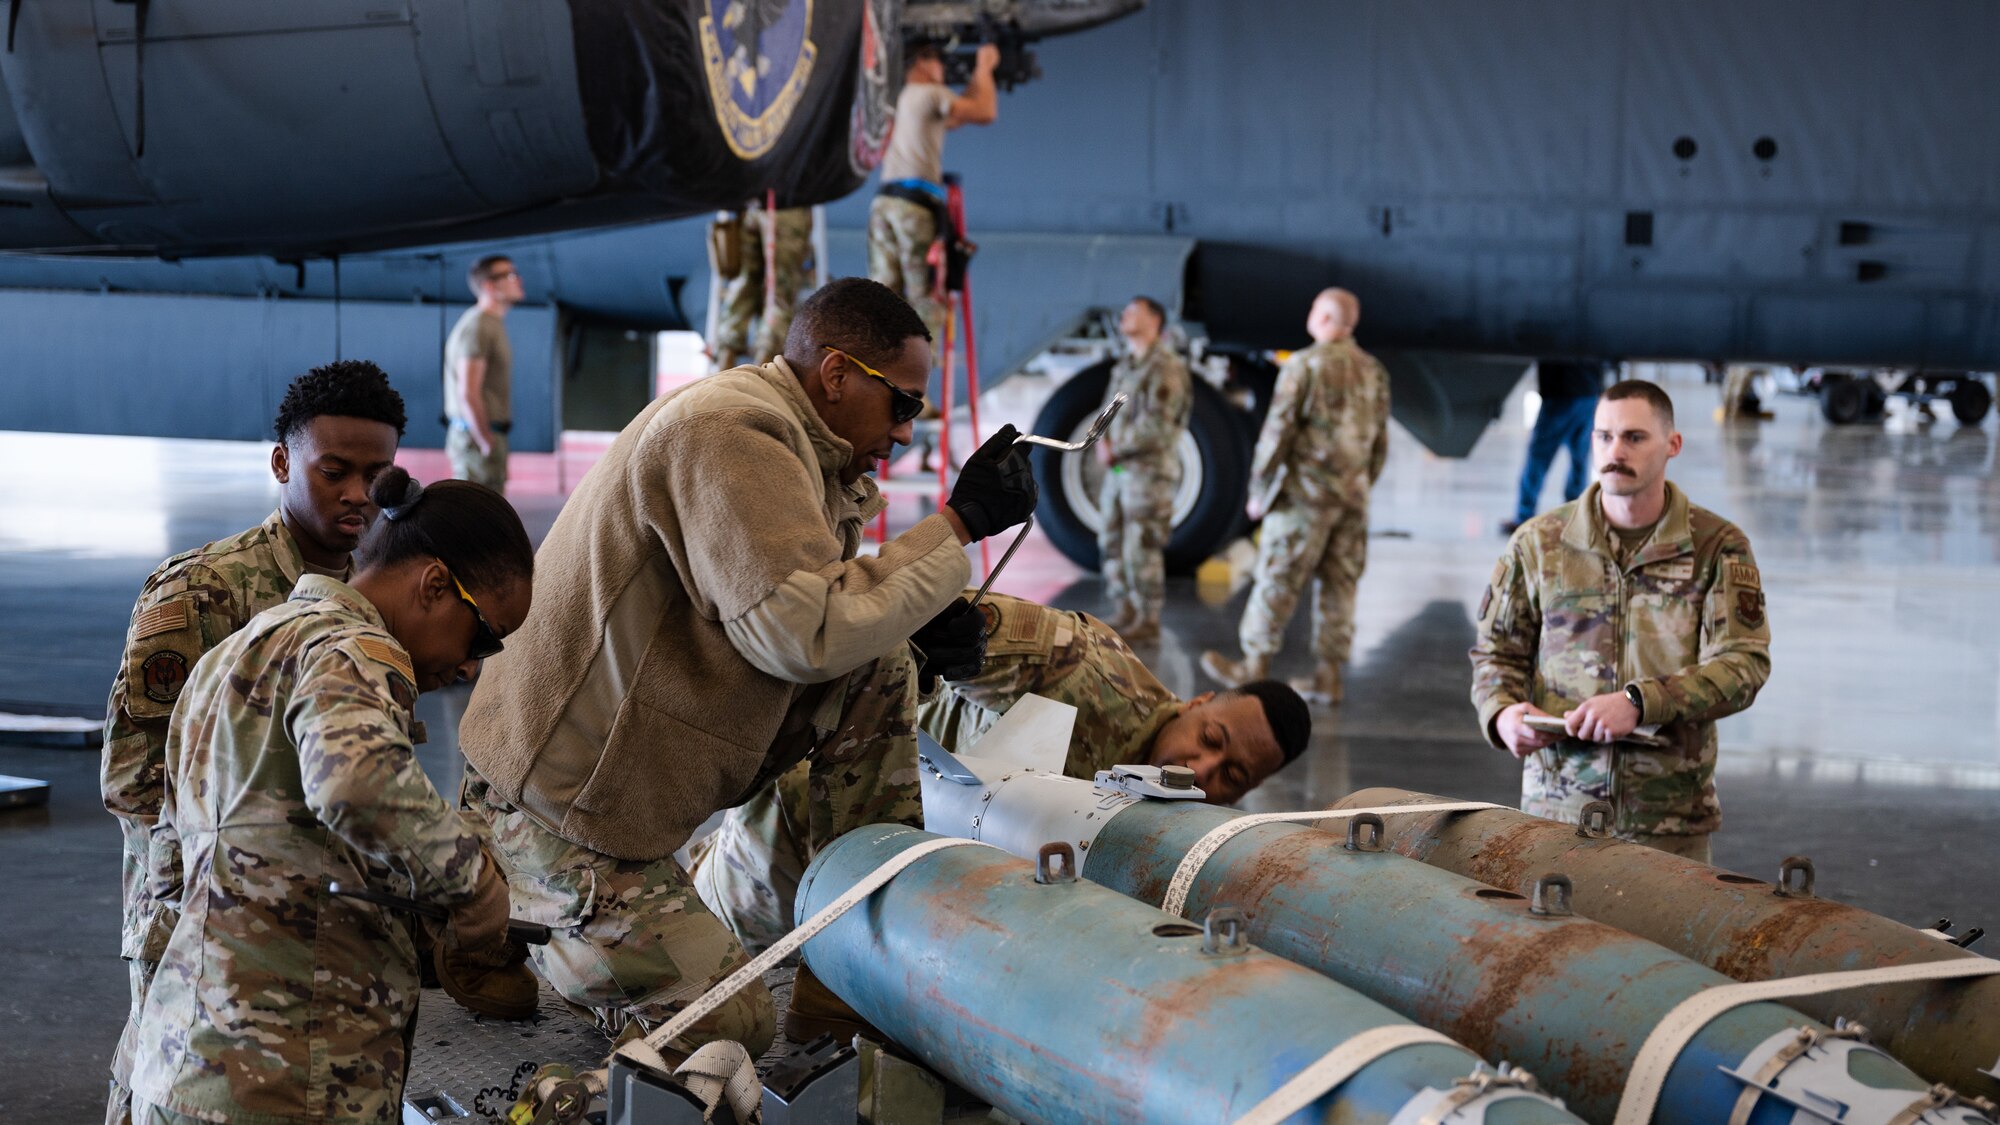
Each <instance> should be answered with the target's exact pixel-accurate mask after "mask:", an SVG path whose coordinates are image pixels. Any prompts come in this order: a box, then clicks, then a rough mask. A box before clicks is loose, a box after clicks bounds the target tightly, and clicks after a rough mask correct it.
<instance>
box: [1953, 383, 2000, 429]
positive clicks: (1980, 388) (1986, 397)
mask: <svg viewBox="0 0 2000 1125" xmlns="http://www.w3.org/2000/svg"><path fill="white" fill-rule="evenodd" d="M1992 408H1993V392H1992V391H1989V390H1987V389H1986V384H1985V383H1983V382H1981V381H1980V379H1979V377H1978V376H1976V375H1967V376H1966V377H1965V378H1963V379H1960V380H1959V381H1958V383H1957V384H1956V385H1955V386H1953V387H1952V388H1951V415H1952V417H1954V418H1956V419H1958V421H1959V424H1960V425H1965V426H1977V425H1978V424H1979V423H1981V422H1984V421H1985V420H1986V412H1987V411H1988V410H1991V409H1992Z"/></svg>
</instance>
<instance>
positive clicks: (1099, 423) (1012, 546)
mask: <svg viewBox="0 0 2000 1125" xmlns="http://www.w3.org/2000/svg"><path fill="white" fill-rule="evenodd" d="M1129 397H1131V396H1129V395H1119V396H1118V397H1117V398H1114V399H1112V400H1111V404H1110V405H1109V406H1106V407H1105V408H1104V413H1102V414H1099V415H1098V416H1097V420H1096V421H1095V422H1092V423H1091V424H1090V429H1088V430H1086V431H1084V434H1083V437H1082V438H1080V439H1078V440H1076V441H1061V440H1058V439H1056V438H1052V437H1043V436H1041V435H1040V434H1022V435H1021V436H1020V437H1017V438H1015V439H1014V444H1015V445H1022V444H1028V445H1045V446H1047V447H1049V448H1050V449H1053V450H1056V451H1057V452H1059V453H1077V452H1080V451H1082V450H1085V449H1089V448H1090V447H1091V446H1093V445H1096V444H1097V439H1098V438H1101V437H1103V436H1104V431H1105V430H1107V429H1110V428H1111V418H1112V416H1113V415H1115V414H1117V413H1118V410H1119V408H1120V407H1122V406H1124V405H1125V400H1126V399H1127V398H1129ZM1033 530H1035V517H1033V516H1029V517H1028V519H1027V522H1025V523H1023V524H1022V525H1021V530H1020V533H1019V534H1017V535H1015V536H1014V541H1013V542H1012V543H1009V544H1008V545H1007V553H1006V554H1004V555H1001V556H1000V562H999V563H998V564H997V565H995V566H994V568H993V569H992V570H990V571H988V572H987V573H986V581H985V583H984V584H982V585H981V586H980V587H979V592H978V593H976V594H974V595H972V607H973V608H974V609H977V608H979V603H980V602H982V601H984V600H985V599H986V591H988V590H991V589H992V588H993V580H994V579H995V578H998V577H1000V572H1001V571H1003V570H1005V569H1007V561H1008V560H1009V559H1011V558H1013V557H1014V552H1016V551H1018V550H1020V549H1021V544H1022V542H1023V541H1025V540H1026V539H1027V538H1028V533H1029V532H1030V531H1033Z"/></svg>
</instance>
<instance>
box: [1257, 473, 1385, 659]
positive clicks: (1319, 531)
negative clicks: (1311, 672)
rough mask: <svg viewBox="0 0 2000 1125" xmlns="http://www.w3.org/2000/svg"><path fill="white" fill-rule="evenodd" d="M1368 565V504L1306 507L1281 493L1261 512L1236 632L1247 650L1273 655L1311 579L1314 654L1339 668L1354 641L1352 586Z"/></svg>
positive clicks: (1266, 655) (1278, 647)
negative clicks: (1253, 574)
mask: <svg viewBox="0 0 2000 1125" xmlns="http://www.w3.org/2000/svg"><path fill="white" fill-rule="evenodd" d="M1367 565H1368V511H1367V509H1366V508H1360V509H1353V508H1322V509H1311V508H1305V507H1301V506H1300V505H1298V504H1295V503H1293V502H1291V501H1290V500H1287V499H1280V500H1279V501H1278V504H1277V506H1276V507H1274V508H1272V509H1271V512H1270V514H1268V515H1266V516H1265V517H1264V528H1263V532H1262V534H1261V535H1260V537H1259V539H1258V543H1257V579H1256V584H1255V585H1254V586H1252V587H1251V590H1250V603H1249V604H1248V605H1246V606H1244V607H1243V623H1242V625H1241V626H1240V627H1239V628H1238V639H1239V640H1240V641H1241V642H1242V644H1243V652H1244V655H1246V656H1262V657H1266V658H1268V657H1272V656H1276V655H1277V654H1278V650H1279V649H1281V648H1283V647H1284V640H1285V626H1286V625H1287V624H1288V623H1289V622H1290V621H1291V619H1292V611H1293V610H1295V609H1297V608H1298V604H1299V594H1300V593H1301V592H1303V591H1304V590H1305V587H1306V583H1308V582H1312V581H1315V580H1317V581H1318V583H1319V586H1318V588H1317V589H1316V590H1315V592H1314V596H1313V656H1314V658H1315V659H1316V660H1317V661H1318V662H1319V663H1321V664H1328V665H1332V666H1333V667H1335V668H1339V667H1341V666H1342V665H1344V664H1346V663H1347V657H1348V653H1349V651H1350V650H1351V649H1352V648H1353V647H1354V589H1355V587H1356V586H1357V585H1359V584H1360V582H1361V572H1362V570H1363V569H1365V568H1366V567H1367Z"/></svg>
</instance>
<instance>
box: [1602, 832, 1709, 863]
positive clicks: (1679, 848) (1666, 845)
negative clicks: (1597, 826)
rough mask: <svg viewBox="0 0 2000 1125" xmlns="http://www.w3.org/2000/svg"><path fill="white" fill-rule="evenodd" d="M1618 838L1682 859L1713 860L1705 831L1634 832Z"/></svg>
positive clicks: (1703, 861) (1704, 861) (1707, 861)
mask: <svg viewBox="0 0 2000 1125" xmlns="http://www.w3.org/2000/svg"><path fill="white" fill-rule="evenodd" d="M1619 839H1621V840H1629V841H1631V842H1632V843H1635V844H1644V845H1646V846H1647V847H1649V848H1657V849H1659V850H1660V851H1663V852H1666V853H1667V854H1669V855H1677V856H1679V857H1681V858H1682V859H1691V860H1694V861H1695V862H1696V863H1714V862H1715V860H1714V859H1712V858H1710V857H1711V855H1712V853H1713V849H1712V848H1711V847H1710V846H1709V841H1710V839H1711V837H1710V836H1709V835H1708V834H1707V833H1703V834H1702V835H1699V836H1652V835H1646V834H1643V833H1635V834H1633V835H1630V836H1620V837H1619Z"/></svg>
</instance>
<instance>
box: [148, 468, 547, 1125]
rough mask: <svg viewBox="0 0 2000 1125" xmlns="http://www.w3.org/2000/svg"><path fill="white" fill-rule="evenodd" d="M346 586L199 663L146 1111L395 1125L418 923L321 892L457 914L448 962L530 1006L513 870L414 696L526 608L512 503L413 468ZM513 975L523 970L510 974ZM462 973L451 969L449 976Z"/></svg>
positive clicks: (177, 741) (178, 735)
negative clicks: (179, 895) (432, 755)
mask: <svg viewBox="0 0 2000 1125" xmlns="http://www.w3.org/2000/svg"><path fill="white" fill-rule="evenodd" d="M370 495H371V498H372V499H373V500H374V501H375V503H376V504H377V505H379V506H380V508H381V511H382V516H383V517H384V518H382V519H380V520H378V521H376V523H375V526H374V527H373V528H371V529H370V530H369V532H368V534H367V536H366V537H365V538H364V539H363V540H362V541H361V544H360V546H359V547H358V548H357V549H356V551H355V571H354V574H353V575H352V577H351V578H350V579H349V580H348V581H346V582H342V581H340V580H338V579H335V578H329V577H326V576H324V575H318V574H309V575H306V576H305V577H304V578H302V579H301V580H300V581H299V584H298V586H297V587H296V588H295V589H294V590H293V591H292V595H291V598H290V600H288V601H286V602H284V603H282V604H280V605H278V606H275V607H273V608H271V609H268V610H266V611H264V612H263V613H260V614H258V615H257V616H256V617H255V618H253V619H252V620H251V621H250V623H249V624H247V625H245V626H244V627H243V628H242V629H241V630H239V631H238V632H237V633H235V634H234V635H232V636H231V637H229V638H228V639H227V640H225V641H224V642H223V643H222V644H220V645H218V646H216V647H215V648H214V649H213V650H211V651H210V652H209V653H208V654H207V655H206V656H204V657H203V658H202V659H201V660H200V662H199V663H197V664H196V665H195V667H194V670H193V671H192V673H191V674H190V675H189V677H188V681H187V685H186V687H185V688H184V689H183V692H182V695H181V699H180V703H179V706H178V707H177V709H176V710H175V712H174V719H173V726H172V729H171V731H170V733H169V734H168V738H167V748H166V764H167V771H168V775H169V781H170V784H169V786H168V797H167V801H166V808H165V813H164V815H165V817H166V818H168V819H169V820H171V822H172V824H173V826H174V828H175V830H176V831H177V832H178V833H179V835H180V837H181V840H182V846H183V849H184V850H183V853H182V872H183V875H184V876H185V879H186V885H187V895H186V899H185V905H184V912H183V913H182V915H181V919H180V922H179V924H178V925H177V926H175V928H174V931H173V937H172V938H171V939H170V940H169V941H168V943H167V950H166V953H165V956H164V957H163V958H162V959H161V962H160V968H159V972H158V974H157V976H156V977H155V979H154V985H153V988H152V990H151V991H150V993H149V994H148V996H147V998H146V1004H145V1009H144V1014H143V1016H142V1018H141V1020H140V1026H139V1033H138V1040H137V1041H138V1051H137V1056H138V1061H137V1063H136V1065H135V1069H134V1072H133V1076H132V1090H133V1096H134V1100H133V1113H132V1118H133V1120H134V1121H135V1122H140V1123H145V1122H176V1123H178V1122H182V1121H193V1120H200V1121H249V1122H259V1123H271V1125H276V1123H290V1122H301V1123H304V1122H314V1123H319V1122H329V1123H349V1122H355V1123H359V1122H369V1123H378V1122H379V1123H383V1125H390V1123H394V1122H396V1121H399V1120H400V1104H401V1101H402V1090H403V1077H404V1074H405V1072H406V1071H407V1069H408V1066H409V1045H408V1043H409V1040H408V1032H409V1030H410V1026H411V1021H412V1020H413V1019H414V1018H415V1015H416V1002H417V996H418V992H419V983H418V981H419V966H418V950H417V945H416V943H415V940H414V938H413V935H412V932H411V930H412V921H413V920H412V919H411V917H410V916H408V915H406V914H401V913H398V912H396V911H393V910H390V909H388V908H385V907H382V906H377V905H375V904H373V903H369V902H363V901H361V900H359V899H355V898H351V897H345V896H340V897H336V896H334V895H331V894H329V893H328V891H327V887H328V884H330V883H339V884H341V885H342V886H343V887H356V888H365V889H367V890H372V891H376V892H383V893H387V894H392V895H399V896H403V897H407V898H413V899H416V900H418V901H420V902H424V903H430V904H434V905H437V906H440V907H444V908H446V909H448V910H449V911H450V921H449V922H448V923H447V924H446V925H445V927H444V932H443V934H442V935H441V937H440V940H439V941H438V942H437V946H438V950H439V952H438V955H437V960H438V963H439V969H440V973H441V975H445V974H455V975H457V976H458V977H459V983H460V984H464V983H465V981H466V980H467V979H468V978H469V979H471V980H472V982H473V988H472V989H471V990H470V991H471V992H472V994H473V1000H470V1001H469V1000H467V999H466V998H465V997H464V996H460V991H461V990H460V989H454V990H453V991H454V995H455V996H460V999H461V1002H462V1003H468V1006H475V1007H476V1003H475V1002H476V1001H477V1000H479V998H480V997H481V996H484V997H486V998H487V1001H488V1006H487V1007H486V1008H485V1009H480V1010H488V1011H492V1012H493V1013H494V1014H518V1012H517V1011H510V1010H509V1009H518V1008H519V1006H520V1004H521V1002H522V1000H523V997H522V996H521V995H519V993H520V990H521V988H522V987H525V989H526V995H525V1002H526V1005H527V1008H528V1010H530V1011H531V1010H532V1007H533V1001H534V983H533V980H532V978H529V977H528V976H527V973H526V969H525V967H524V966H522V965H521V963H520V962H521V958H522V951H521V949H520V947H519V946H517V945H515V944H513V943H512V942H510V941H509V940H508V939H507V936H506V925H507V885H506V879H505V875H504V873H503V872H502V871H501V869H500V867H499V865H498V863H497V862H495V860H494V859H493V858H492V857H491V856H490V855H489V854H487V852H486V850H485V848H484V847H483V846H482V844H481V839H480V837H479V835H478V834H477V833H475V832H474V831H473V830H472V829H471V828H470V827H468V824H467V822H465V821H463V820H461V819H460V818H459V816H458V814H457V813H456V812H454V811H453V809H452V808H451V806H450V805H448V804H446V802H445V801H444V800H443V799H442V798H441V797H439V796H438V793H437V791H436V790H435V789H433V788H432V787H431V784H430V782H429V780H428V779H426V778H425V776H424V774H423V771H422V770H421V769H420V768H418V765H417V761H416V757H415V754H414V752H413V750H412V731H413V724H414V721H415V720H414V719H413V717H412V708H413V706H414V704H415V702H416V697H417V693H418V692H420V691H428V690H430V689H433V688H439V687H444V686H446V685H448V684H451V683H454V682H456V681H458V680H460V679H462V678H465V677H466V676H468V675H470V674H471V672H472V670H473V669H474V668H475V667H476V666H477V664H478V662H479V661H480V660H481V659H483V658H485V657H487V656H490V655H492V654H493V653H495V652H498V651H499V650H500V647H501V642H502V639H503V638H504V637H505V636H506V635H507V634H508V633H510V632H512V631H513V630H515V629H516V628H519V626H520V624H521V621H522V619H524V618H525V617H526V616H527V614H528V604H529V599H530V590H531V586H532V583H531V581H530V579H531V575H532V571H533V568H534V550H533V548H532V546H531V545H530V544H529V542H528V535H527V532H526V531H525V530H524V529H523V528H522V526H521V520H520V517H519V516H518V515H516V514H515V512H514V509H513V508H512V507H510V506H508V504H507V502H506V501H505V500H504V499H502V498H501V497H500V495H499V494H498V493H496V492H494V491H492V490H491V489H488V488H486V487H484V486H482V485H477V484H472V483H470V482H467V481H441V482H439V483H437V484H434V485H430V486H428V487H426V486H423V485H420V484H418V483H417V482H416V481H415V480H413V479H411V478H410V475H409V474H408V473H406V472H404V471H403V470H402V469H400V468H390V469H388V470H385V471H384V472H383V473H382V474H381V476H379V477H378V478H377V479H376V480H375V482H374V485H373V487H372V488H371V490H370ZM510 973H511V974H513V978H512V979H511V980H510V979H509V974H510ZM446 983H447V984H448V985H449V984H451V983H452V981H451V980H449V979H448V980H447V982H446Z"/></svg>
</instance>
